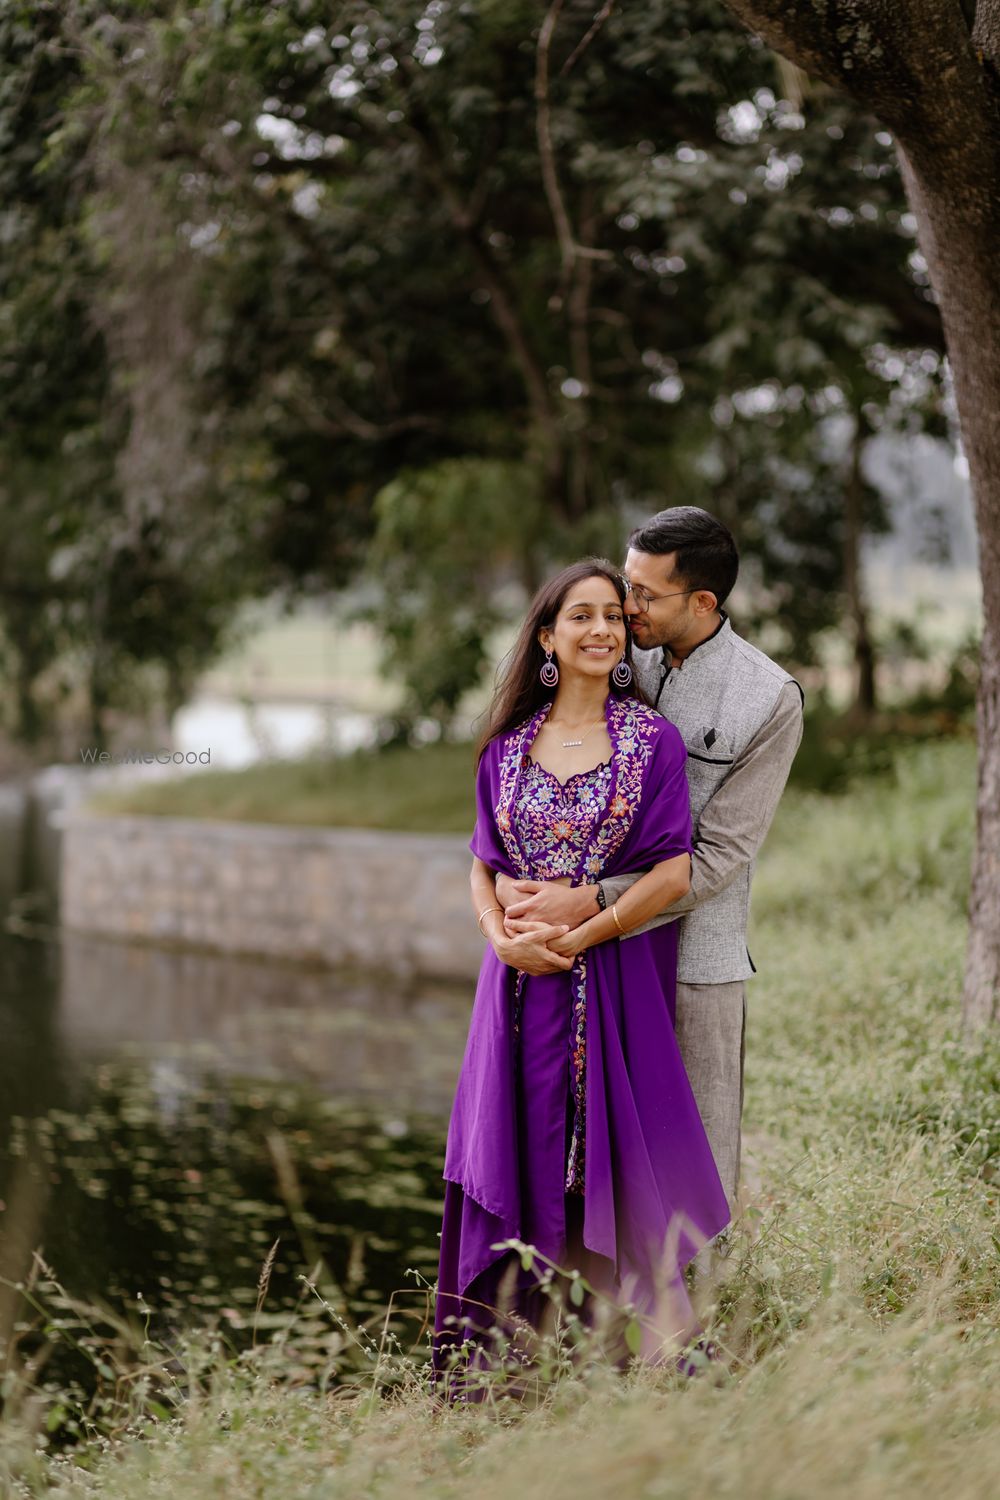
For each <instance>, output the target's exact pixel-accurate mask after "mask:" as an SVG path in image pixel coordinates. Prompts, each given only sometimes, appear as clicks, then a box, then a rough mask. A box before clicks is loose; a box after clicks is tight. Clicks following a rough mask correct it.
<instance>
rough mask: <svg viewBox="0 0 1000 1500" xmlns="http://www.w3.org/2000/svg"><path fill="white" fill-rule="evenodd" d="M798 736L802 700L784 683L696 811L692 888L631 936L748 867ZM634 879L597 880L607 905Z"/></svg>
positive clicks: (682, 910) (715, 891) (684, 909)
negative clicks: (716, 786)
mask: <svg viewBox="0 0 1000 1500" xmlns="http://www.w3.org/2000/svg"><path fill="white" fill-rule="evenodd" d="M801 738H802V705H801V699H800V697H799V694H798V689H797V687H795V686H794V684H788V685H787V686H786V687H785V688H784V689H783V690H782V694H781V696H780V698H779V701H778V704H777V705H776V707H775V711H774V713H773V714H772V716H771V718H770V719H769V720H768V721H767V723H766V724H764V725H763V727H762V728H761V729H760V730H759V731H758V733H757V734H756V735H755V736H754V738H753V740H752V741H751V742H750V744H749V745H748V746H747V748H746V750H745V751H744V752H743V754H742V755H741V756H740V758H739V760H738V761H737V763H736V764H735V765H734V766H733V769H732V771H731V772H730V774H729V775H728V776H727V777H726V780H725V781H724V782H723V783H722V785H721V786H720V787H719V789H718V791H717V792H716V793H715V795H714V796H713V797H711V798H710V799H709V801H708V803H707V805H706V807H705V808H704V810H703V812H702V814H701V817H700V819H699V823H698V833H697V839H696V842H695V845H694V849H693V850H692V853H691V886H690V889H689V890H688V892H687V894H686V895H685V896H682V897H681V899H680V900H679V901H675V902H674V904H673V905H672V906H671V907H669V908H668V909H667V910H666V911H663V912H661V913H660V914H659V915H658V916H656V917H654V918H652V920H651V921H648V922H645V923H644V924H643V925H642V926H641V927H637V928H635V929H634V930H633V932H630V933H629V936H630V937H633V936H634V935H635V933H636V932H648V931H649V930H650V929H651V928H653V927H659V926H662V924H663V923H664V922H674V921H676V920H677V919H678V918H679V917H683V916H686V915H687V914H688V912H691V911H694V909H695V908H696V907H697V906H700V905H701V904H702V903H703V902H705V901H711V899H712V898H713V896H718V895H719V894H720V893H721V892H722V891H724V890H725V889H726V887H727V886H728V885H730V884H731V883H732V881H733V880H735V879H736V877H737V875H739V874H741V873H742V872H743V871H744V870H745V869H746V868H747V866H748V865H749V864H750V863H751V861H752V860H753V859H754V858H755V857H756V855H757V852H758V850H759V849H760V846H761V844H762V843H763V842H764V838H765V835H766V834H767V830H768V828H769V827H770V826H771V820H772V818H773V817H774V813H775V810H776V808H777V806H778V801H779V799H780V797H781V793H782V791H783V790H784V786H785V782H786V780H787V779H788V772H789V769H790V767H791V764H792V761H793V759H794V758H795V752H796V750H797V749H798V747H799V742H800V740H801ZM638 878H639V876H638V875H632V874H630V875H617V876H612V877H610V878H609V879H607V880H602V881H601V885H602V887H603V890H604V894H605V897H606V899H607V902H608V905H609V906H610V904H611V902H612V901H614V900H617V898H618V897H619V896H620V895H621V894H622V892H623V891H626V890H627V889H628V887H629V886H630V885H631V884H632V883H633V882H634V881H635V880H637V879H638Z"/></svg>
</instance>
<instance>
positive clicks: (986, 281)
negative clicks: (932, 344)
mask: <svg viewBox="0 0 1000 1500" xmlns="http://www.w3.org/2000/svg"><path fill="white" fill-rule="evenodd" d="M727 3H728V5H729V8H730V10H732V11H734V12H735V14H736V15H737V16H739V18H740V19H741V20H742V21H744V22H745V23H746V24H747V25H748V26H750V27H752V28H753V29H754V30H755V31H757V32H759V33H760V35H761V36H762V37H763V38H764V39H765V41H767V42H768V43H769V44H770V45H771V46H773V47H775V48H776V49H777V50H778V51H780V52H782V53H784V54H785V55H786V56H787V57H789V58H790V59H791V60H792V61H793V62H794V63H796V64H797V65H798V66H799V67H802V68H805V69H806V70H807V71H809V72H814V73H816V74H818V75H819V76H820V77H822V78H823V79H825V80H826V82H828V83H832V84H833V85H835V86H837V87H840V88H842V89H843V90H844V91H845V92H847V93H849V94H851V95H852V96H853V97H854V98H855V99H856V100H858V102H859V103H860V104H862V105H863V106H864V107H865V108H868V109H871V110H873V111H874V112H875V113H876V114H877V115H879V117H880V118H881V119H882V120H883V121H884V122H885V124H886V125H887V126H888V127H889V129H890V130H892V131H893V133H894V134H895V136H896V139H897V141H898V143H899V145H900V148H901V149H900V158H901V165H902V167H903V173H904V178H905V181H906V187H907V194H908V196H909V199H910V202H911V204H912V207H913V211H914V214H915V216H916V219H917V231H918V236H919V240H920V248H921V250H922V252H923V254H924V256H925V258H926V260H927V264H928V269H929V272H930V278H931V284H932V286H933V288H934V291H935V293H936V295H937V299H938V303H939V305H940V309H941V320H942V323H943V325H944V331H945V340H946V344H947V349H948V358H949V360H950V363H951V368H952V372H953V375H954V382H955V399H956V402H957V405H958V416H959V422H960V424H961V429H962V442H963V446H964V448H965V453H966V457H967V458H968V461H969V474H970V478H971V481H972V491H973V497H974V501H975V508H976V521H977V527H978V532H979V567H980V576H981V579H982V589H983V644H982V671H981V679H980V688H979V700H978V734H979V779H978V797H977V815H976V849H975V854H974V856H973V867H972V892H971V897H970V903H969V946H968V954H967V961H966V972H965V989H964V997H963V1005H962V1017H963V1022H964V1024H965V1026H966V1028H967V1030H969V1031H974V1030H977V1029H979V1028H980V1027H983V1026H986V1025H989V1024H994V1025H995V1024H1000V422H998V421H997V415H996V410H997V403H998V398H1000V253H998V246H1000V0H975V3H971V0H970V3H965V4H958V3H957V0H952V3H942V0H907V3H903V0H898V3H896V4H893V5H889V4H886V3H880V4H877V5H874V4H862V3H861V0H840V3H837V4H827V3H826V0H792V3H790V0H727Z"/></svg>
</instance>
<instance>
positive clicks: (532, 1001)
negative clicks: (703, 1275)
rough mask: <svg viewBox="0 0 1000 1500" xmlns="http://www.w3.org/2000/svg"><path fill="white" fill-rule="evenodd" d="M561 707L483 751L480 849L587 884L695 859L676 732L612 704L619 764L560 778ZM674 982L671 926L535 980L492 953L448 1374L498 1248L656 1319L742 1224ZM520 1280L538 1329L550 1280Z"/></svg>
mask: <svg viewBox="0 0 1000 1500" xmlns="http://www.w3.org/2000/svg"><path fill="white" fill-rule="evenodd" d="M548 711H549V705H546V706H545V707H544V708H543V709H541V710H540V711H539V712H538V713H537V714H536V715H535V716H534V717H533V718H532V719H531V720H530V721H529V722H528V723H527V724H525V725H523V726H522V727H521V728H520V729H517V730H514V731H513V732H512V733H510V734H508V735H506V736H504V737H502V738H501V739H499V740H495V741H494V742H493V743H492V744H491V745H490V746H489V747H488V749H487V751H486V753H485V755H484V756H483V759H482V761H481V762H480V766H479V772H478V776H477V784H476V797H477V822H476V830H475V833H474V835H473V838H472V843H471V848H472V852H473V853H474V854H475V855H478V857H479V858H480V859H481V860H483V861H484V863H485V864H487V865H489V866H490V868H491V869H492V870H494V871H496V872H500V871H503V872H504V873H505V874H507V875H512V876H514V877H516V878H522V877H531V878H534V879H540V880H545V879H558V878H560V877H563V876H569V877H570V878H571V880H572V883H573V884H574V885H578V884H581V883H583V882H589V881H593V880H595V879H599V878H600V877H601V876H603V875H613V874H617V873H619V872H621V871H625V870H641V869H648V868H649V867H651V866H652V865H655V864H657V863H658V862H659V861H661V860H665V859H670V858H672V857H673V856H675V855H678V854H683V853H685V852H687V851H689V850H690V847H691V816H690V809H689V803H688V788H687V777H686V774H685V758H686V751H685V748H684V742H683V740H682V739H681V736H680V734H679V733H678V731H677V730H676V729H675V728H674V726H673V725H672V724H670V723H669V722H668V721H667V720H666V719H664V718H662V717H660V715H659V714H657V713H655V712H654V710H653V709H650V708H647V707H646V706H645V705H644V704H641V703H639V702H638V700H636V699H634V698H617V697H614V696H609V697H608V699H607V702H606V706H605V714H606V721H607V727H608V733H609V736H610V739H611V745H612V755H611V758H610V760H609V761H607V762H605V763H603V764H602V765H600V766H598V767H596V768H595V769H594V770H592V771H587V772H583V773H582V774H580V775H577V776H572V777H570V778H569V780H568V781H567V782H566V783H565V784H562V783H560V782H559V781H558V780H557V778H556V777H555V776H553V775H552V774H551V773H550V772H547V771H545V770H544V769H543V768H542V767H541V766H539V765H538V764H537V763H536V762H535V761H534V760H532V759H531V756H530V753H529V752H530V749H531V745H532V742H533V740H534V738H535V735H536V734H537V732H538V729H539V727H540V726H541V724H542V723H543V721H544V719H545V716H546V714H547V713H548ZM676 971H677V928H676V925H675V924H667V925H665V926H661V927H657V928H655V929H653V930H652V931H651V932H647V933H639V934H636V935H635V936H634V937H631V938H629V939H628V941H627V942H621V941H619V940H611V941H608V942H605V943H601V944H599V945H598V946H596V947H594V948H590V949H588V950H587V951H586V952H585V953H583V954H580V955H579V956H578V958H577V959H576V960H575V962H574V965H573V968H572V969H571V970H570V971H568V972H560V973H558V974H552V975H541V976H537V977H530V976H526V975H524V974H518V973H516V972H515V971H514V970H513V969H511V968H509V967H508V966H506V965H504V964H502V963H501V962H500V961H499V959H498V958H497V957H496V955H495V953H494V952H493V949H492V948H487V950H486V953H485V955H484V957H483V962H482V967H481V969H480V974H479V983H478V987H477V990H476V999H475V1006H474V1009H473V1013H472V1020H471V1023H470V1027H469V1037H468V1043H467V1046H466V1051H465V1058H464V1061H463V1063H462V1069H461V1073H460V1076H459V1081H458V1089H457V1092H456V1096H455V1103H454V1107H453V1109H452V1115H451V1123H450V1126H449V1131H448V1145H447V1151H446V1157H445V1168H444V1176H445V1179H446V1184H447V1185H446V1195H445V1211H444V1223H443V1227H442V1233H441V1261H440V1271H439V1276H438V1300H437V1314H436V1324H435V1327H436V1339H435V1349H436V1354H437V1357H438V1360H439V1361H441V1360H443V1358H444V1355H445V1354H446V1353H447V1351H448V1349H449V1348H450V1347H451V1346H452V1345H453V1344H454V1343H455V1342H456V1341H458V1340H460V1339H461V1338H462V1337H463V1336H466V1337H469V1336H472V1331H473V1330H477V1329H478V1330H484V1329H487V1328H488V1327H489V1326H490V1323H491V1318H490V1315H489V1314H488V1313H487V1312H486V1311H484V1306H483V1304H486V1305H487V1306H493V1305H494V1302H495V1294H496V1291H497V1287H498V1284H499V1282H500V1279H501V1276H502V1275H504V1273H505V1272H507V1271H508V1270H509V1268H510V1264H511V1257H512V1254H513V1252H511V1251H509V1250H507V1251H504V1250H499V1249H496V1248H494V1247H495V1246H497V1245H498V1244H499V1242H500V1241H503V1240H509V1239H519V1240H523V1241H526V1242H528V1243H529V1244H532V1245H534V1246H535V1247H536V1249H537V1250H539V1251H540V1252H541V1253H542V1254H543V1255H545V1256H546V1257H548V1258H549V1259H550V1260H552V1261H554V1262H555V1263H556V1264H557V1265H559V1266H566V1264H567V1257H568V1256H569V1257H570V1258H571V1259H572V1261H573V1264H574V1265H577V1266H578V1267H579V1268H580V1269H585V1274H586V1275H587V1276H588V1278H589V1279H590V1280H591V1282H592V1284H593V1283H594V1282H595V1281H596V1282H599V1283H603V1285H605V1286H607V1287H609V1288H612V1289H615V1290H616V1292H617V1294H618V1295H619V1296H620V1297H621V1298H622V1299H623V1300H629V1301H631V1302H632V1303H634V1304H635V1306H636V1308H637V1309H638V1310H639V1311H640V1313H642V1312H644V1311H649V1310H651V1309H652V1308H653V1306H654V1303H655V1300H656V1297H657V1291H658V1289H660V1288H662V1286H663V1284H664V1280H667V1281H668V1282H670V1283H671V1284H672V1285H674V1286H675V1287H676V1286H679V1285H680V1277H679V1272H680V1269H681V1268H682V1267H683V1266H685V1265H686V1264H687V1263H688V1262H689V1261H690V1260H691V1259H692V1258H693V1256H694V1255H695V1254H696V1253H697V1252H698V1250H699V1249H700V1248H701V1247H702V1246H703V1245H704V1244H705V1242H706V1241H707V1240H709V1239H711V1238H713V1237H714V1236H715V1235H716V1234H718V1233H719V1231H720V1230H721V1229H722V1228H724V1226H725V1225H726V1224H727V1223H728V1221H729V1208H728V1205H727V1203H726V1197H725V1193H724V1191H723V1188H722V1184H721V1182H720V1180H719V1175H718V1172H717V1171H716V1167H715V1163H714V1161H713V1158H712V1153H711V1149H710V1147H709V1144H708V1139H707V1137H706V1135H705V1130H704V1127H703V1125H702V1123H701V1118H700V1116H699V1114H698V1109H697V1106H696V1104H695V1101H694V1096H693V1095H692V1093H691V1086H690V1084H689V1082H688V1078H687V1074H686V1072H685V1070H684V1065H683V1063H682V1061H681V1056H680V1052H679V1050H678V1046H677V1040H676V1037H675V1035H674V1013H675V1011H674V1007H675V981H676ZM515 1260H516V1257H515ZM581 1261H583V1262H585V1266H581ZM602 1270H603V1272H604V1275H603V1276H602V1275H601V1272H602ZM517 1275H518V1279H519V1283H520V1286H521V1289H522V1297H521V1305H520V1310H521V1311H522V1313H524V1314H526V1315H527V1316H528V1317H529V1318H530V1317H531V1309H532V1306H533V1304H532V1299H531V1294H530V1291H529V1283H530V1282H532V1281H534V1280H535V1277H536V1276H537V1272H535V1273H528V1274H525V1273H522V1272H518V1273H517ZM535 1305H537V1295H536V1302H535Z"/></svg>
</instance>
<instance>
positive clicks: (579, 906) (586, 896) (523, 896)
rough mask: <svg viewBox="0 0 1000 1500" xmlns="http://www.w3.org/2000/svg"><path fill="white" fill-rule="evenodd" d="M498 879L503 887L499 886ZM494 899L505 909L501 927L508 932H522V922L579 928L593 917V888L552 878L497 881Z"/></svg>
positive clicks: (595, 904) (594, 914)
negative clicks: (565, 883) (572, 884)
mask: <svg viewBox="0 0 1000 1500" xmlns="http://www.w3.org/2000/svg"><path fill="white" fill-rule="evenodd" d="M501 880H502V882H503V888H502V889H501ZM497 900H498V901H500V902H501V903H502V904H503V905H504V907H505V908H506V909H505V911H504V927H505V928H506V930H507V932H508V933H509V934H510V935H512V936H513V935H514V934H517V933H521V932H524V931H525V930H526V929H525V927H524V926H523V925H522V924H524V923H526V922H529V923H530V922H545V923H547V924H549V925H555V926H560V927H579V925H580V923H581V922H586V920H587V918H588V917H596V915H597V913H598V911H599V910H600V908H599V906H598V905H597V896H596V894H595V887H594V886H592V885H578V886H571V885H561V884H560V883H559V882H558V881H553V880H510V879H507V878H506V877H500V878H498V880H497Z"/></svg>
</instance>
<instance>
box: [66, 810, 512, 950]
mask: <svg viewBox="0 0 1000 1500" xmlns="http://www.w3.org/2000/svg"><path fill="white" fill-rule="evenodd" d="M471 860H472V856H471V854H470V853H469V849H468V843H467V841H466V839H465V838H464V837H462V836H460V835H451V834H444V835H428V834H415V833H379V832H368V831H365V830H359V829H322V828H286V827H276V826H272V825H268V824H260V823H223V822H216V823H213V822H210V821H207V820H203V819H200V818H163V817H104V816H100V815H97V814H91V813H86V812H82V811H73V812H70V813H68V814H67V815H66V818H65V823H64V827H63V844H62V868H61V874H60V912H61V919H62V922H63V924H64V925H65V926H66V927H69V928H71V929H73V930H76V931H83V932H94V933H102V934H105V935H108V936H112V937H119V938H125V939H129V940H132V941H135V942H151V943H158V944H167V945H169V944H180V945H182V946H185V947H196V948H205V949H211V950H213V951H216V952H223V953H242V954H261V955H267V956H268V957H270V958H280V959H291V960H294V961H297V962H303V963H309V964H321V965H324V966H334V965H343V964H348V965H358V966H361V967H363V968H375V969H382V970H385V969H391V970H396V971H400V972H411V973H416V974H423V975H427V976H430V977H434V978H442V979H470V978H473V977H474V976H475V975H476V974H477V973H478V969H479V962H480V959H481V957H482V953H483V939H482V938H481V937H480V935H479V933H478V932H477V930H476V921H475V916H474V915H473V913H472V908H471V904H470V899H469V868H470V864H471Z"/></svg>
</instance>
